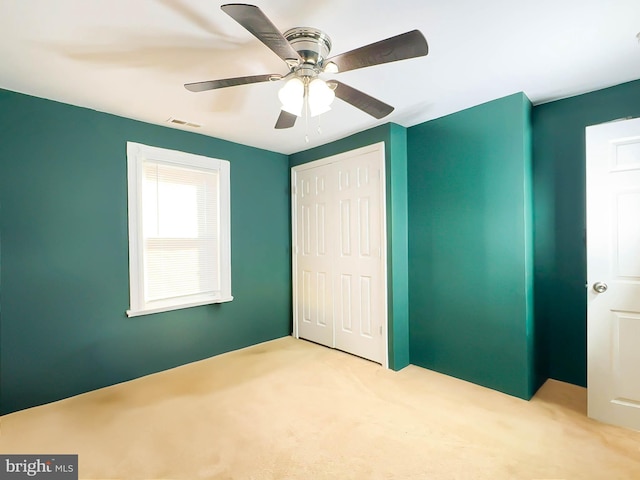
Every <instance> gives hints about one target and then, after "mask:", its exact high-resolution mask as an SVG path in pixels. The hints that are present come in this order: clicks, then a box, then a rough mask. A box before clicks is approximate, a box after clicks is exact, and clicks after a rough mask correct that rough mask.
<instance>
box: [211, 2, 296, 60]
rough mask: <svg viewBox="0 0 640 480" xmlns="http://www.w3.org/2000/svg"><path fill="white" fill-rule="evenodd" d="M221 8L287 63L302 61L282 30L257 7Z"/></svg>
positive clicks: (244, 5) (237, 6)
mask: <svg viewBox="0 0 640 480" xmlns="http://www.w3.org/2000/svg"><path fill="white" fill-rule="evenodd" d="M220 8H221V9H222V11H224V12H225V13H226V14H227V15H229V16H230V17H231V18H233V19H234V20H235V21H236V22H238V23H239V24H240V25H242V26H243V27H244V28H246V29H247V30H248V31H249V32H251V34H253V36H254V37H256V38H257V39H258V40H260V41H261V42H262V43H264V44H265V45H266V46H267V47H269V48H270V49H271V50H272V51H273V52H274V53H275V54H276V55H278V56H279V57H280V58H281V59H282V60H284V61H285V62H286V61H287V60H290V61H295V62H299V61H301V58H300V55H298V52H296V51H295V50H294V49H293V47H292V46H291V44H290V43H289V42H288V41H287V39H286V38H284V36H283V35H282V33H281V32H280V30H278V29H277V28H276V26H275V25H274V24H273V23H271V20H269V19H268V18H267V16H266V15H265V14H264V13H263V12H262V10H260V9H259V8H258V7H256V6H255V5H246V4H244V3H228V4H226V5H222V6H221V7H220Z"/></svg>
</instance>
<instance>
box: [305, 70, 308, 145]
mask: <svg viewBox="0 0 640 480" xmlns="http://www.w3.org/2000/svg"><path fill="white" fill-rule="evenodd" d="M304 141H305V142H306V143H309V85H308V83H307V82H306V81H305V84H304Z"/></svg>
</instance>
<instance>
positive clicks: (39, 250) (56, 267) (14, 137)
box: [0, 90, 291, 413]
mask: <svg viewBox="0 0 640 480" xmlns="http://www.w3.org/2000/svg"><path fill="white" fill-rule="evenodd" d="M127 141H133V142H139V143H143V144H147V145H153V146H157V147H163V148H170V149H177V150H182V151H185V152H190V153H195V154H200V155H206V156H211V157H218V158H222V159H226V160H229V161H230V162H231V203H232V207H231V229H232V230H231V240H232V246H231V249H232V277H233V295H234V297H235V300H233V301H232V302H230V303H225V304H219V305H209V306H204V307H196V308H190V309H186V310H178V311H173V312H167V313H162V314H155V315H147V316H142V317H135V318H127V317H126V316H125V310H126V309H127V308H128V306H129V285H128V282H129V280H128V240H127V178H126V142H127ZM288 161H289V160H288V157H287V156H286V155H280V154H276V153H272V152H267V151H264V150H258V149H254V148H250V147H246V146H242V145H238V144H234V143H230V142H225V141H221V140H217V139H214V138H210V137H206V136H202V135H197V134H193V133H187V132H183V131H179V130H175V129H169V128H164V127H159V126H154V125H149V124H145V123H141V122H136V121H133V120H128V119H124V118H120V117H116V116H112V115H107V114H103V113H98V112H95V111H92V110H88V109H83V108H77V107H73V106H69V105H64V104H60V103H56V102H52V101H48V100H43V99H38V98H34V97H29V96H26V95H21V94H17V93H13V92H8V91H3V90H0V235H1V237H0V242H1V243H0V249H1V258H2V264H1V267H2V270H1V280H2V284H1V287H2V290H1V305H2V306H1V310H0V312H1V313H0V314H1V315H2V318H1V327H0V342H1V344H0V362H1V370H0V374H1V377H0V405H1V411H2V413H8V412H12V411H15V410H19V409H23V408H26V407H30V406H33V405H38V404H42V403H46V402H51V401H54V400H58V399H60V398H64V397H68V396H70V395H74V394H78V393H81V392H86V391H88V390H92V389H95V388H99V387H102V386H105V385H111V384H114V383H118V382H122V381H125V380H129V379H132V378H136V377H139V376H142V375H146V374H149V373H153V372H157V371H160V370H164V369H167V368H171V367H174V366H177V365H181V364H184V363H187V362H191V361H195V360H199V359H202V358H206V357H210V356H212V355H215V354H218V353H222V352H225V351H228V350H233V349H237V348H240V347H245V346H247V345H251V344H255V343H259V342H262V341H266V340H270V339H273V338H277V337H282V336H285V335H288V334H289V333H290V331H291V306H290V304H291V293H290V291H291V279H290V278H291V277H290V268H291V261H290V226H289V210H290V203H289V194H288V191H289V180H288V179H289V163H288ZM256 239H259V240H256Z"/></svg>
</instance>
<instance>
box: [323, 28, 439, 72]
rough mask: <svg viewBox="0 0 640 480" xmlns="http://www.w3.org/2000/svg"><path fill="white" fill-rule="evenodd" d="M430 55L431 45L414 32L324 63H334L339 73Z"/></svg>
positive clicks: (357, 49)
mask: <svg viewBox="0 0 640 480" xmlns="http://www.w3.org/2000/svg"><path fill="white" fill-rule="evenodd" d="M427 53H429V45H428V44H427V40H426V39H425V38H424V35H422V33H421V32H420V31H419V30H412V31H410V32H407V33H402V34H400V35H396V36H395V37H391V38H387V39H386V40H380V41H379V42H376V43H372V44H370V45H366V46H364V47H360V48H356V49H355V50H351V51H350V52H346V53H341V54H340V55H336V56H335V57H332V58H329V59H328V60H326V61H325V62H324V63H325V65H326V64H328V63H329V62H331V63H334V64H335V65H336V66H337V67H338V72H348V71H349V70H355V69H356V68H363V67H370V66H373V65H380V64H382V63H388V62H396V61H398V60H406V59H408V58H415V57H422V56H424V55H426V54H427Z"/></svg>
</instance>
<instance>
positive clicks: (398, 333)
mask: <svg viewBox="0 0 640 480" xmlns="http://www.w3.org/2000/svg"><path fill="white" fill-rule="evenodd" d="M378 142H384V144H385V160H386V190H387V252H388V253H387V290H388V291H387V301H388V316H389V367H390V368H392V369H394V370H400V369H402V368H404V367H406V366H407V365H409V297H408V292H409V288H408V224H407V134H406V129H405V128H404V127H401V126H400V125H395V124H390V123H389V124H385V125H381V126H379V127H375V128H372V129H370V130H366V131H364V132H361V133H357V134H355V135H352V136H350V137H347V138H344V139H342V140H338V141H336V142H332V143H330V144H327V145H323V146H320V147H317V148H313V149H310V150H305V151H303V152H300V153H296V154H294V155H291V157H290V163H291V166H292V167H293V166H296V165H301V164H303V163H308V162H311V161H314V160H319V159H321V158H325V157H330V156H332V155H337V154H339V153H343V152H347V151H349V150H354V149H356V148H360V147H364V146H367V145H371V144H374V143H378Z"/></svg>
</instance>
